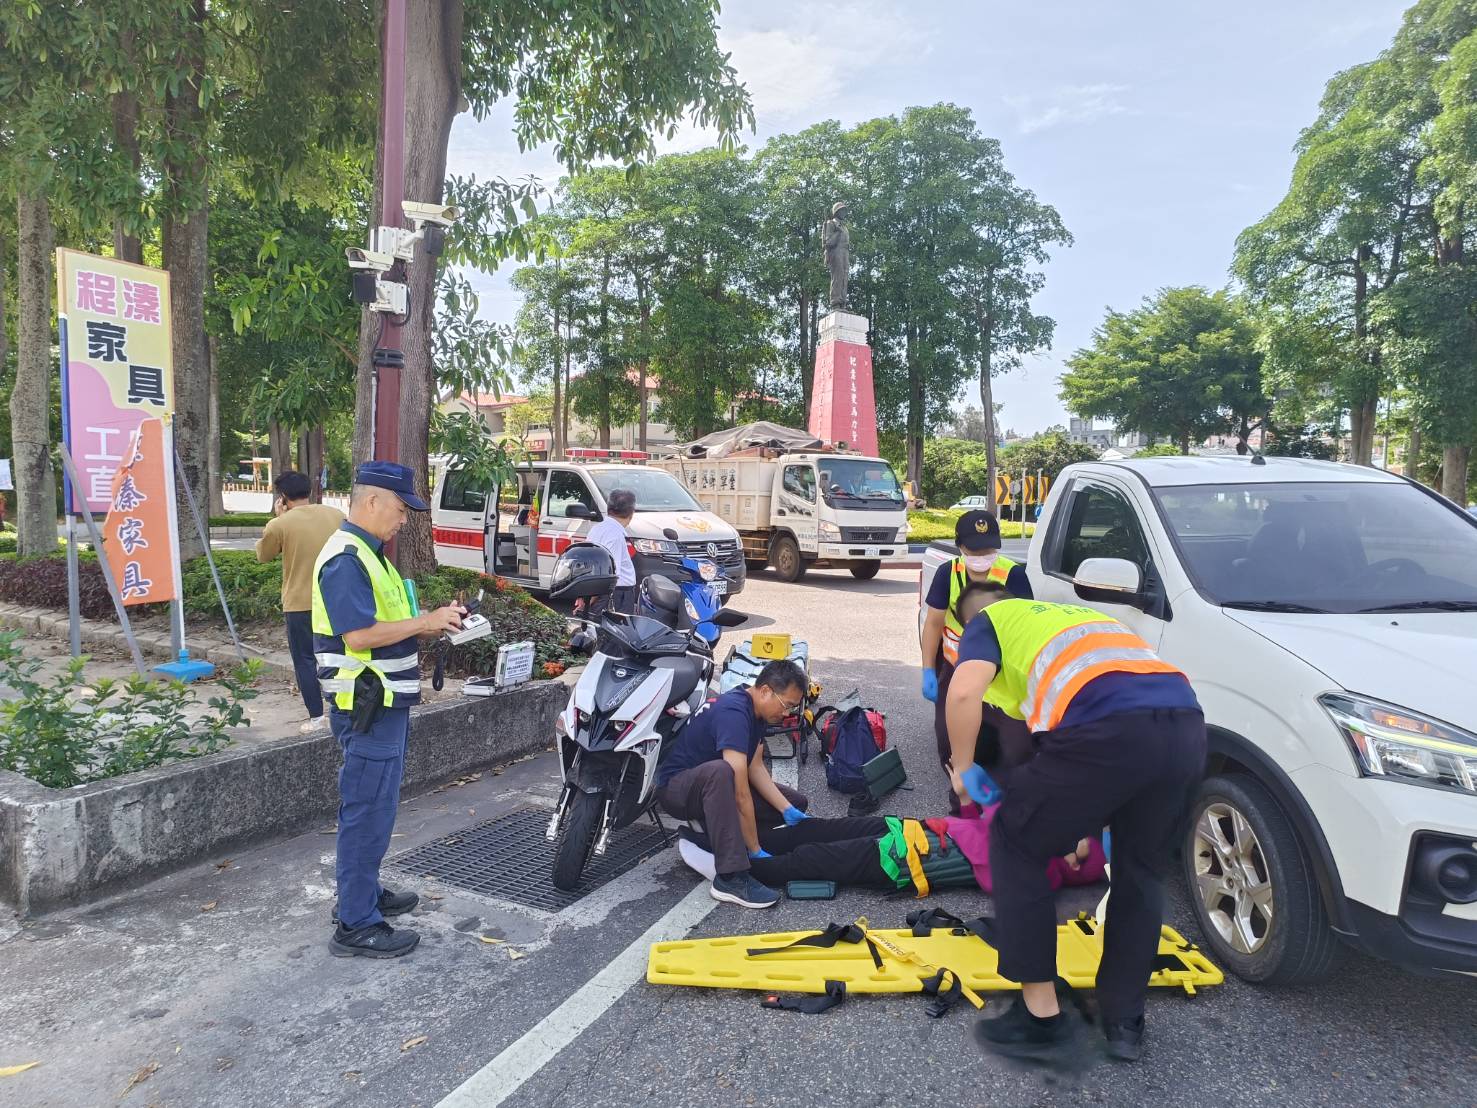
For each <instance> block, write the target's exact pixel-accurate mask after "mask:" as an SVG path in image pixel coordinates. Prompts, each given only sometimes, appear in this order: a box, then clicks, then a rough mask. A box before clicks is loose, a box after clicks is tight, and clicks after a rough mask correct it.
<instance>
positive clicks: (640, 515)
mask: <svg viewBox="0 0 1477 1108" xmlns="http://www.w3.org/2000/svg"><path fill="white" fill-rule="evenodd" d="M570 454H571V456H572V457H571V460H569V461H560V462H530V463H528V464H526V465H522V466H519V467H518V469H517V470H516V472H515V474H514V476H513V478H512V480H511V481H509V482H507V483H505V484H504V485H503V486H502V488H501V489H500V490H498V491H497V494H496V495H493V490H491V489H486V488H479V487H475V486H473V485H472V484H471V483H469V482H468V480H467V478H466V473H465V471H463V470H459V469H457V468H456V467H455V466H452V465H450V464H448V463H447V462H445V461H442V462H440V463H439V464H438V465H437V466H436V486H435V492H434V493H433V495H432V499H431V509H432V514H431V526H432V531H433V536H434V538H435V542H436V560H437V561H438V562H440V563H441V564H442V565H451V566H463V567H465V568H467V569H475V570H480V571H481V572H483V573H491V574H495V575H497V576H499V577H505V578H507V579H508V580H510V581H514V582H516V583H517V584H519V585H522V586H523V587H525V588H529V589H535V590H539V591H543V590H546V589H547V588H548V587H549V576H550V574H551V573H552V572H553V569H554V560H555V559H556V558H558V557H559V555H560V554H562V553H563V552H564V551H565V549H566V548H568V547H569V546H570V544H571V543H575V542H578V541H579V540H580V539H581V538H582V537H583V536H584V535H585V534H587V533H588V532H589V530H590V526H591V524H593V523H595V522H596V521H598V520H600V519H602V518H604V515H605V511H606V498H607V497H608V496H609V495H610V494H611V493H612V492H614V491H615V490H616V489H629V490H631V492H633V493H635V494H636V515H635V518H634V519H632V520H631V525H630V527H629V528H628V532H627V533H628V534H629V536H630V540H631V556H632V558H633V560H634V561H635V563H636V577H637V579H638V580H640V579H641V578H643V577H646V576H648V575H650V574H652V573H659V574H662V575H663V576H673V577H674V576H678V575H679V573H680V571H676V572H674V569H673V567H674V566H676V565H677V564H678V563H680V562H681V560H682V558H684V557H690V558H697V559H700V560H707V561H711V562H714V563H715V564H717V566H718V568H719V569H720V570H721V571H722V572H721V576H720V577H719V578H718V582H717V584H718V586H719V588H720V590H726V592H727V594H728V595H729V596H733V595H736V594H737V593H740V592H742V591H743V588H744V579H745V569H744V555H743V550H742V548H741V547H740V545H739V536H738V532H737V531H735V530H734V529H733V528H732V527H730V526H729V525H728V524H726V523H724V522H723V521H722V520H721V519H719V518H718V517H717V516H715V515H713V514H712V513H710V512H705V511H703V509H702V506H701V505H699V504H698V502H697V501H696V500H694V499H693V498H692V497H691V496H689V495H688V493H687V490H685V489H684V488H683V487H682V486H681V485H680V484H679V483H678V482H677V481H676V479H674V478H673V477H672V476H670V475H669V474H667V473H664V472H662V471H661V470H659V469H654V468H652V467H650V466H645V465H639V464H622V463H620V462H618V461H611V460H609V459H613V458H625V457H630V458H631V459H632V460H633V462H634V461H639V460H640V459H644V458H645V455H644V454H639V453H637V452H634V451H622V452H616V451H595V450H571V451H570ZM586 459H588V460H586Z"/></svg>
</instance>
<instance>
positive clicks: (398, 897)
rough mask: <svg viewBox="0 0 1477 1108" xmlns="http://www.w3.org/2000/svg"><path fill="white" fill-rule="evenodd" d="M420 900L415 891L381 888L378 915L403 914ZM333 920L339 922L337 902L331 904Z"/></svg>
mask: <svg viewBox="0 0 1477 1108" xmlns="http://www.w3.org/2000/svg"><path fill="white" fill-rule="evenodd" d="M420 902H421V898H420V897H419V896H417V895H416V894H415V893H408V892H407V893H397V892H395V891H394V890H393V889H381V890H380V899H379V910H380V915H382V916H403V915H404V914H405V913H406V912H408V911H410V910H411V909H412V908H414V907H415V906H416V905H417V904H419V903H420ZM333 922H334V923H338V922H339V918H338V905H337V904H335V905H334V906H333Z"/></svg>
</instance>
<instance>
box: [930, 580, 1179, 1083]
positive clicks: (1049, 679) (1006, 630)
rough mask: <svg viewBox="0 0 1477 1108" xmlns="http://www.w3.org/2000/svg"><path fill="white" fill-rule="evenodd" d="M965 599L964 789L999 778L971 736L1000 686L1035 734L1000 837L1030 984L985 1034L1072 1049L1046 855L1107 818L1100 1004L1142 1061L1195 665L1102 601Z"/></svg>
mask: <svg viewBox="0 0 1477 1108" xmlns="http://www.w3.org/2000/svg"><path fill="white" fill-rule="evenodd" d="M959 612H960V615H961V617H962V621H963V623H964V625H965V627H964V634H963V636H962V637H961V639H960V643H959V666H958V668H957V669H956V670H955V672H954V679H953V682H952V683H951V685H950V687H949V697H948V705H947V710H948V721H949V740H950V744H951V748H952V755H953V757H952V762H953V765H954V767H955V769H954V770H953V771H952V779H953V783H954V789H955V792H956V793H957V794H958V796H959V797H960V799H961V800H963V799H965V798H967V797H976V798H977V797H978V796H979V795H981V794H982V793H983V792H985V791H986V790H985V789H984V788H983V784H984V783H985V782H986V781H987V775H986V773H985V771H984V769H983V768H981V767H980V766H978V765H976V764H975V757H974V756H975V749H974V747H975V742H976V738H977V736H978V734H979V729H980V713H981V705H982V704H984V703H985V699H986V696H987V694H988V693H989V692H990V691H991V690H992V689H994V690H995V691H996V693H997V695H999V694H1003V698H1002V699H1003V700H1004V702H1005V703H1006V704H1007V705H1008V707H1007V711H1009V712H1010V714H1011V715H1013V716H1015V717H1017V718H1021V719H1024V720H1025V721H1026V724H1027V725H1028V726H1029V727H1030V729H1031V731H1032V732H1033V735H1032V738H1033V741H1034V744H1035V748H1036V752H1035V754H1034V756H1033V757H1032V758H1031V759H1030V760H1029V761H1028V762H1026V763H1025V764H1024V765H1022V766H1020V767H1019V768H1017V769H1015V770H1014V771H1013V772H1012V774H1011V775H1010V779H1009V781H1008V783H1007V785H1006V788H1005V797H1004V800H1003V801H1002V802H1001V804H1000V808H999V810H998V811H997V812H996V814H995V820H994V824H993V827H992V829H991V832H992V833H991V837H990V872H991V876H992V878H993V880H994V886H995V891H994V895H995V924H996V934H997V936H998V939H999V944H998V945H999V951H1000V972H1001V973H1002V974H1003V975H1004V976H1006V977H1008V978H1010V979H1011V980H1012V981H1019V982H1022V985H1021V996H1020V997H1018V998H1017V999H1016V1001H1015V1003H1014V1004H1013V1005H1012V1006H1011V1008H1010V1009H1009V1010H1008V1011H1007V1012H1006V1013H1005V1015H1003V1016H1000V1017H998V1018H995V1019H989V1020H983V1021H981V1023H980V1024H979V1025H978V1034H979V1036H980V1038H981V1039H982V1041H983V1043H984V1045H985V1046H986V1047H987V1048H988V1049H992V1050H995V1051H998V1052H1000V1053H1006V1054H1027V1055H1032V1056H1036V1057H1039V1058H1043V1059H1050V1058H1051V1057H1052V1056H1053V1055H1054V1054H1055V1053H1056V1052H1058V1051H1060V1050H1063V1049H1065V1048H1066V1046H1067V1043H1068V1040H1069V1039H1070V1037H1071V1034H1072V1030H1073V1025H1072V1023H1071V1022H1070V1020H1069V1018H1068V1017H1067V1016H1065V1015H1064V1014H1063V1013H1062V1012H1061V1010H1060V1008H1059V1006H1058V1003H1057V996H1056V986H1055V979H1056V976H1057V970H1056V926H1057V919H1056V909H1055V905H1054V902H1053V899H1052V894H1051V886H1050V884H1049V883H1048V881H1047V877H1046V863H1047V862H1048V860H1050V859H1051V858H1053V857H1060V856H1061V855H1062V854H1063V853H1065V852H1066V851H1067V850H1070V849H1071V848H1072V846H1073V844H1075V843H1076V842H1077V841H1078V840H1079V839H1081V838H1082V837H1083V836H1085V835H1092V834H1095V833H1097V832H1098V831H1100V830H1101V829H1102V828H1103V827H1105V826H1106V827H1108V828H1109V830H1110V831H1111V832H1112V850H1113V857H1112V862H1113V881H1112V888H1111V890H1110V892H1109V894H1108V912H1107V923H1106V927H1105V932H1104V936H1103V958H1102V964H1101V967H1100V968H1099V970H1098V976H1097V993H1098V1004H1099V1008H1100V1010H1101V1014H1102V1022H1103V1029H1104V1032H1105V1033H1106V1035H1107V1040H1108V1044H1107V1045H1108V1052H1109V1054H1110V1055H1111V1056H1112V1057H1114V1058H1117V1059H1121V1060H1124V1061H1136V1060H1137V1059H1138V1057H1139V1053H1140V1050H1141V1049H1142V1043H1143V1033H1144V994H1145V993H1146V992H1147V991H1148V981H1149V974H1150V972H1151V971H1152V969H1153V965H1154V957H1155V955H1156V954H1157V953H1158V950H1159V933H1160V929H1161V927H1162V925H1163V915H1164V874H1165V872H1166V871H1167V869H1168V868H1169V862H1170V857H1171V853H1172V851H1173V849H1174V846H1175V841H1176V838H1177V836H1178V834H1179V832H1180V830H1181V829H1182V826H1183V821H1184V818H1185V816H1186V815H1187V814H1188V810H1189V804H1190V799H1191V795H1192V791H1193V789H1194V788H1195V785H1196V783H1197V782H1198V781H1199V779H1200V777H1201V775H1202V773H1203V771H1204V768H1205V717H1204V716H1203V714H1202V713H1201V711H1200V705H1199V702H1198V701H1197V700H1196V699H1195V693H1194V691H1193V690H1192V689H1191V688H1190V682H1189V680H1188V678H1186V677H1185V675H1184V674H1183V673H1181V672H1180V671H1179V670H1177V669H1175V668H1174V667H1173V666H1171V665H1169V664H1168V663H1167V662H1165V661H1163V660H1161V659H1160V658H1159V657H1158V656H1157V655H1155V653H1154V652H1153V650H1151V649H1150V648H1149V646H1148V644H1147V643H1145V642H1144V641H1143V640H1142V639H1141V638H1139V637H1138V636H1137V635H1135V634H1134V633H1133V632H1132V631H1131V630H1129V629H1128V628H1127V627H1125V626H1124V625H1123V624H1121V623H1119V622H1118V621H1116V620H1114V619H1110V618H1109V617H1108V616H1105V615H1103V614H1102V613H1100V612H1097V611H1094V610H1093V609H1091V608H1084V607H1081V606H1079V605H1075V604H1046V603H1042V602H1039V601H1034V600H1018V599H1011V598H1010V597H1009V594H1008V593H1006V592H1005V591H1003V590H1002V589H1000V588H999V586H997V585H994V584H993V583H991V584H986V585H971V586H970V587H969V588H967V589H966V590H965V592H964V595H963V596H962V597H961V598H960V608H959ZM959 767H964V768H963V769H962V770H961V769H960V768H959Z"/></svg>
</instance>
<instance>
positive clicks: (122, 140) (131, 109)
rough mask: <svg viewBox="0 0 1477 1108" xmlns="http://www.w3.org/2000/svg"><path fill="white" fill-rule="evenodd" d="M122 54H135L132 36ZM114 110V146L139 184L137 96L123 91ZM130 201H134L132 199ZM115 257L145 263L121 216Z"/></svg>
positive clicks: (126, 36) (141, 249)
mask: <svg viewBox="0 0 1477 1108" xmlns="http://www.w3.org/2000/svg"><path fill="white" fill-rule="evenodd" d="M122 48H123V52H124V54H125V55H127V56H132V53H133V32H131V31H128V32H125V33H124V36H123V40H122ZM111 99H112V108H113V142H114V143H115V144H116V145H117V147H118V149H119V150H121V151H122V152H123V153H124V154H125V155H126V156H127V158H128V164H129V165H130V166H132V167H133V176H134V181H135V182H137V180H138V175H139V165H140V157H139V145H138V95H137V94H136V93H134V92H131V91H129V90H127V89H122V90H120V91H118V92H115V93H113V95H112V98H111ZM129 199H130V201H132V199H133V197H132V195H130V197H129ZM113 256H114V257H116V258H117V259H119V260H120V261H124V262H137V263H142V262H143V260H144V247H143V243H141V242H140V241H139V240H138V239H137V238H136V237H135V236H133V235H131V234H129V233H128V221H127V220H126V219H124V218H123V217H122V216H115V217H114V219H113Z"/></svg>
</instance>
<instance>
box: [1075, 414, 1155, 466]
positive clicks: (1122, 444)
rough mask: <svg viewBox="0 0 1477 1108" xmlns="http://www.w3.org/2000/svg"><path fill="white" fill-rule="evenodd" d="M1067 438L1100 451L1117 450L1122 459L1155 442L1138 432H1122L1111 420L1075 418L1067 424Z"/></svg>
mask: <svg viewBox="0 0 1477 1108" xmlns="http://www.w3.org/2000/svg"><path fill="white" fill-rule="evenodd" d="M1067 438H1069V439H1071V440H1072V441H1073V442H1085V443H1087V444H1088V445H1089V446H1093V447H1096V448H1097V449H1098V450H1117V451H1119V452H1120V456H1122V457H1132V456H1133V453H1134V451H1136V450H1142V449H1143V448H1144V447H1146V446H1148V445H1150V444H1151V443H1152V442H1153V441H1154V440H1153V439H1151V438H1150V437H1149V436H1148V435H1144V434H1140V433H1139V432H1137V431H1122V432H1120V431H1119V430H1118V428H1117V426H1116V425H1115V424H1114V423H1113V421H1112V420H1111V419H1100V418H1092V419H1081V418H1079V417H1077V416H1073V417H1072V418H1071V420H1070V421H1069V422H1068V424H1067Z"/></svg>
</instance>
